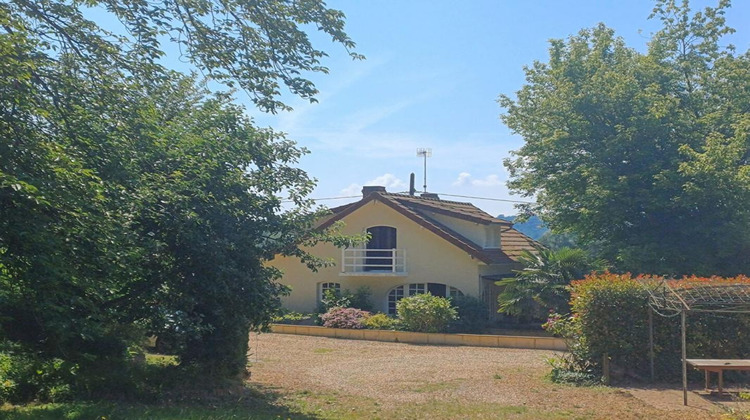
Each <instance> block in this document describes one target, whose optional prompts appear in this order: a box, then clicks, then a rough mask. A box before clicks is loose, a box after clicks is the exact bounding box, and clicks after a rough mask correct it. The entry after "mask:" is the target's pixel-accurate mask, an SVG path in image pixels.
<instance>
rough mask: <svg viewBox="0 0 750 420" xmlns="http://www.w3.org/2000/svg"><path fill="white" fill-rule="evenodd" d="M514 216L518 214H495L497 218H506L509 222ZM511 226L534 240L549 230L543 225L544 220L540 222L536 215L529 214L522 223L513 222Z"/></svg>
mask: <svg viewBox="0 0 750 420" xmlns="http://www.w3.org/2000/svg"><path fill="white" fill-rule="evenodd" d="M516 217H518V216H515V215H513V216H506V215H504V214H501V215H499V216H497V218H498V219H503V220H507V221H509V222H513V221H514V220H515V219H516ZM513 227H514V228H515V229H516V230H517V231H519V232H521V233H523V234H524V235H526V236H528V237H529V238H531V239H535V240H536V239H539V238H541V237H542V235H544V234H545V233H547V231H548V230H549V229H547V226H545V225H544V222H542V221H541V219H539V218H538V217H536V216H531V217H530V218H529V220H527V221H525V222H523V223H514V224H513Z"/></svg>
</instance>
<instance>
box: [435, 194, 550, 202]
mask: <svg viewBox="0 0 750 420" xmlns="http://www.w3.org/2000/svg"><path fill="white" fill-rule="evenodd" d="M436 194H437V195H444V196H446V197H461V198H472V199H475V200H487V201H503V202H506V203H521V204H536V203H535V202H534V201H523V200H509V199H505V198H490V197H476V196H473V195H457V194H446V193H436Z"/></svg>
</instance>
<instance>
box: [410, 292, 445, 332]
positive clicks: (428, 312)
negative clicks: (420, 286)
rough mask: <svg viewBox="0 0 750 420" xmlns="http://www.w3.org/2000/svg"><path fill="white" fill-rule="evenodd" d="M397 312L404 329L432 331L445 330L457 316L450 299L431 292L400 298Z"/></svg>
mask: <svg viewBox="0 0 750 420" xmlns="http://www.w3.org/2000/svg"><path fill="white" fill-rule="evenodd" d="M396 313H397V314H398V318H399V322H400V324H401V327H402V328H403V329H404V330H407V331H417V332H431V333H436V332H443V331H445V330H446V329H447V328H448V326H449V325H450V323H451V322H452V321H454V320H455V319H456V317H457V311H456V309H455V308H453V307H452V306H451V302H450V300H449V299H446V298H443V297H440V296H433V295H432V294H430V293H424V294H418V295H413V296H409V297H405V298H403V299H401V300H399V301H398V303H396Z"/></svg>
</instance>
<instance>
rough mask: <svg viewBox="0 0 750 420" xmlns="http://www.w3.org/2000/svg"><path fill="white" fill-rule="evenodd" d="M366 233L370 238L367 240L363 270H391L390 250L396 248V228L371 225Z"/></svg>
mask: <svg viewBox="0 0 750 420" xmlns="http://www.w3.org/2000/svg"><path fill="white" fill-rule="evenodd" d="M367 233H368V234H369V235H370V240H369V241H368V242H367V250H368V251H367V258H366V259H365V271H384V270H385V271H392V270H393V263H394V261H393V252H392V251H391V250H392V249H396V228H392V227H390V226H373V227H371V228H367ZM370 250H372V251H370ZM386 250H387V251H386Z"/></svg>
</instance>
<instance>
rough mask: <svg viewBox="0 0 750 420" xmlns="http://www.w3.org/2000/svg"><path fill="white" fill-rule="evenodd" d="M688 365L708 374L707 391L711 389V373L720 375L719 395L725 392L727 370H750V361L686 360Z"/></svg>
mask: <svg viewBox="0 0 750 420" xmlns="http://www.w3.org/2000/svg"><path fill="white" fill-rule="evenodd" d="M685 362H687V364H688V365H690V366H692V367H694V368H696V369H699V370H702V371H704V372H705V374H706V390H707V391H708V390H710V389H711V372H716V373H717V374H718V375H719V382H718V386H719V394H721V393H723V392H724V371H725V370H750V359H685Z"/></svg>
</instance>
